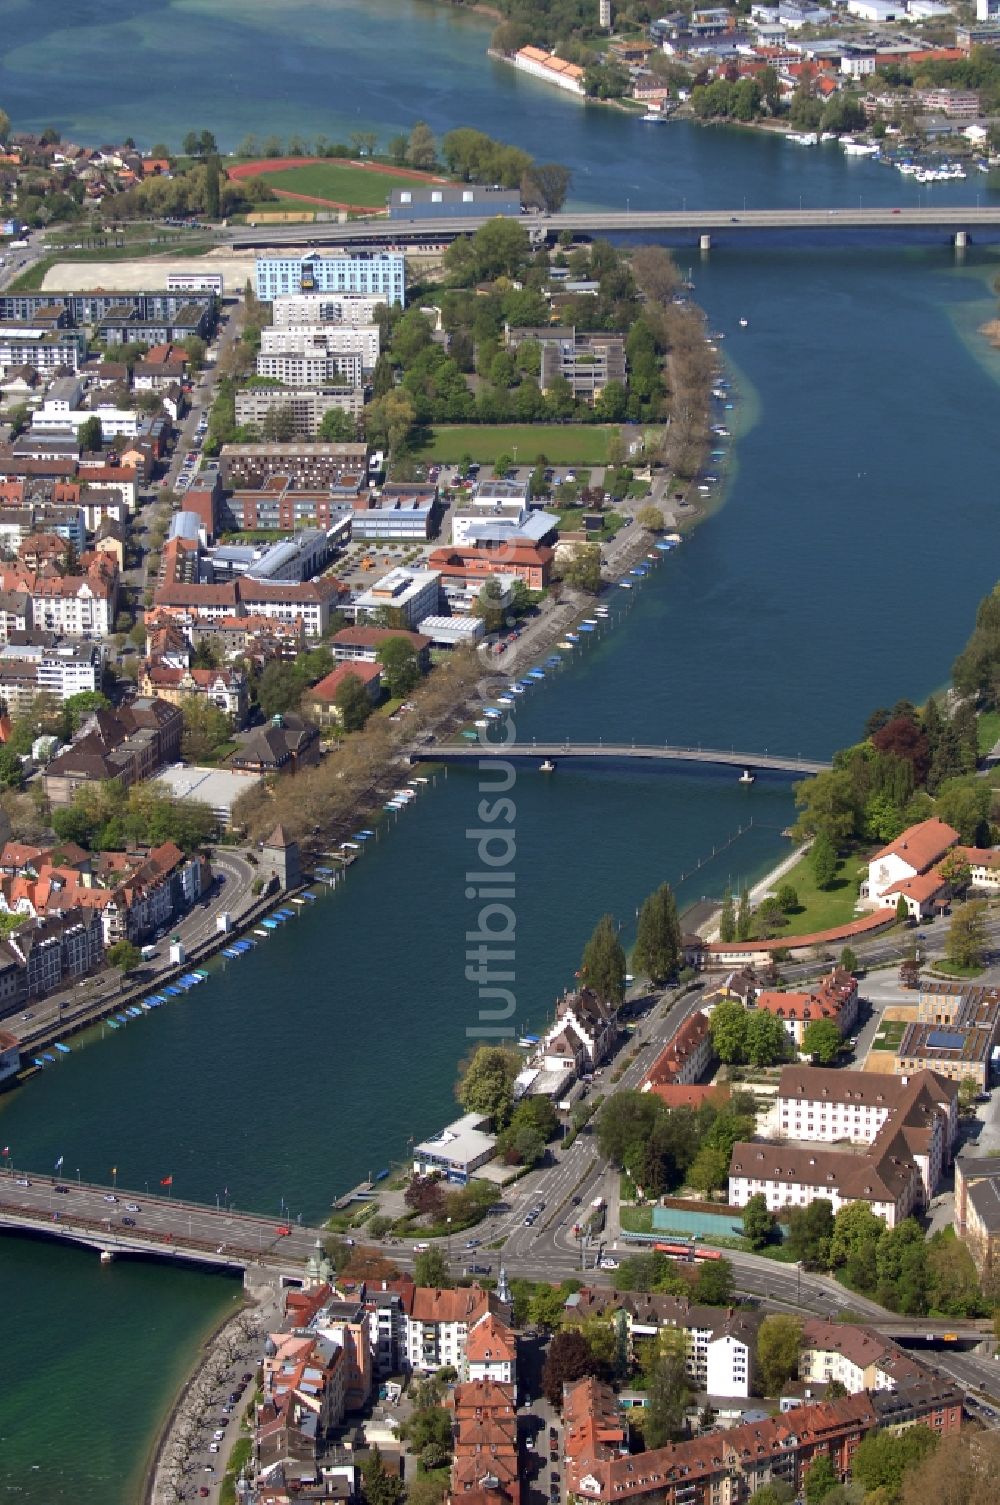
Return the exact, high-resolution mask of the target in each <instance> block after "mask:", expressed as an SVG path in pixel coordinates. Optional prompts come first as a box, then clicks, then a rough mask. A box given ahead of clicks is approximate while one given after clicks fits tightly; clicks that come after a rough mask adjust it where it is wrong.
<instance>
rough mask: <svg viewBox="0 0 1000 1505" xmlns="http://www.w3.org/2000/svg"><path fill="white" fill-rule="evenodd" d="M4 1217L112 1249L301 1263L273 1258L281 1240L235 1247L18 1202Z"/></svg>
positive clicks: (4, 1207)
mask: <svg viewBox="0 0 1000 1505" xmlns="http://www.w3.org/2000/svg"><path fill="white" fill-rule="evenodd" d="M4 1217H9V1218H11V1219H12V1220H14V1221H16V1222H17V1223H18V1225H20V1226H22V1227H26V1228H33V1229H38V1231H39V1232H46V1233H53V1234H55V1235H57V1236H62V1237H66V1238H70V1237H72V1236H73V1235H74V1234H79V1235H85V1236H87V1237H91V1238H94V1239H98V1240H100V1242H101V1243H102V1244H104V1245H106V1246H107V1247H109V1248H111V1247H114V1246H116V1245H117V1246H118V1247H119V1248H122V1249H127V1248H130V1247H131V1246H132V1245H133V1244H135V1243H142V1244H146V1245H148V1246H149V1248H150V1249H151V1250H152V1251H155V1252H158V1253H167V1254H170V1253H178V1254H184V1253H193V1254H195V1255H198V1256H201V1255H204V1256H205V1257H206V1258H210V1259H212V1260H213V1261H214V1260H216V1259H222V1258H226V1259H227V1260H228V1262H229V1263H231V1264H234V1265H249V1264H261V1265H263V1264H271V1263H278V1264H297V1263H299V1261H297V1260H296V1259H295V1258H294V1255H292V1254H290V1253H289V1254H287V1255H286V1256H285V1258H284V1259H281V1260H277V1259H273V1258H270V1257H269V1256H275V1255H278V1254H279V1253H281V1252H283V1251H282V1247H281V1243H282V1241H281V1239H280V1238H277V1237H272V1240H271V1242H270V1243H269V1244H267V1245H263V1246H258V1247H257V1248H253V1247H251V1246H250V1245H249V1244H239V1243H235V1242H233V1240H232V1239H225V1240H216V1239H206V1238H199V1237H198V1236H196V1235H195V1234H190V1233H171V1232H166V1233H161V1232H159V1231H156V1230H153V1229H151V1228H143V1227H140V1226H139V1225H136V1227H134V1228H125V1227H122V1226H121V1224H119V1223H115V1222H113V1221H112V1219H111V1218H86V1217H80V1216H79V1215H75V1214H74V1215H72V1216H67V1215H66V1214H65V1213H63V1212H62V1211H61V1210H60V1209H58V1208H57V1209H55V1210H54V1211H52V1212H47V1211H44V1210H42V1209H40V1208H39V1209H37V1210H36V1209H35V1208H33V1207H24V1206H22V1205H21V1204H20V1203H16V1202H4V1201H0V1219H2V1218H4ZM230 1256H231V1258H229V1257H230Z"/></svg>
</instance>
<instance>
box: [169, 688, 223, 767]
mask: <svg viewBox="0 0 1000 1505" xmlns="http://www.w3.org/2000/svg"><path fill="white" fill-rule="evenodd" d="M181 715H182V716H183V718H184V729H183V731H182V733H181V755H182V757H183V758H184V759H185V761H186V762H189V763H200V762H202V761H203V760H204V759H205V758H210V757H212V755H213V754H214V753H215V750H216V748H217V747H221V746H222V744H223V743H224V742H228V741H229V738H230V734H231V732H232V722H231V721H230V719H229V717H228V716H227V715H226V713H225V711H222V710H220V709H219V707H218V706H217V705H213V704H212V702H211V701H210V700H209V699H208V697H207V696H206V695H191V696H189V697H188V698H187V699H186V700H185V701H184V704H183V705H182V706H181Z"/></svg>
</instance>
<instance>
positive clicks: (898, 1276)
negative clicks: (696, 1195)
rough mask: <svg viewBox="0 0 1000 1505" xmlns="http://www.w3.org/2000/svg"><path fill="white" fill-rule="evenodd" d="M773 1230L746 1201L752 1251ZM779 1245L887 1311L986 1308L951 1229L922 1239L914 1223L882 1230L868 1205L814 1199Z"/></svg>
mask: <svg viewBox="0 0 1000 1505" xmlns="http://www.w3.org/2000/svg"><path fill="white" fill-rule="evenodd" d="M774 1228H775V1221H774V1218H773V1216H772V1215H771V1214H770V1213H769V1212H768V1210H767V1201H766V1198H765V1197H764V1196H763V1194H762V1193H758V1194H757V1195H756V1196H753V1197H751V1198H750V1200H749V1202H748V1203H747V1205H746V1207H745V1208H744V1210H743V1231H744V1234H745V1236H746V1237H747V1239H748V1240H749V1242H750V1244H751V1246H752V1247H753V1248H755V1249H762V1248H764V1247H765V1246H766V1245H767V1244H768V1243H769V1242H770V1241H771V1240H772V1239H773V1237H774ZM785 1247H786V1249H787V1251H788V1253H789V1255H790V1256H791V1257H792V1258H793V1259H795V1260H797V1261H799V1262H800V1263H801V1264H802V1265H804V1266H805V1268H806V1269H810V1270H831V1271H835V1272H837V1273H839V1275H840V1277H841V1279H842V1280H843V1281H844V1283H845V1284H846V1285H848V1286H850V1288H851V1289H852V1290H854V1291H859V1292H862V1293H864V1294H865V1295H870V1296H872V1297H873V1298H874V1299H875V1300H876V1301H878V1302H879V1303H880V1305H882V1306H885V1307H888V1308H889V1310H890V1311H894V1312H902V1313H904V1314H905V1315H907V1316H922V1315H924V1314H926V1313H927V1312H928V1311H935V1312H943V1313H945V1314H946V1315H947V1316H950V1317H976V1316H981V1315H983V1314H984V1313H985V1312H986V1311H987V1309H988V1307H987V1303H986V1302H985V1301H984V1298H983V1294H982V1292H981V1290H980V1287H979V1280H978V1277H977V1275H976V1267H975V1264H974V1262H973V1259H972V1256H971V1254H970V1253H969V1250H968V1248H967V1247H966V1246H965V1244H963V1243H961V1242H960V1241H959V1240H958V1239H957V1238H956V1237H955V1231H954V1229H953V1228H945V1229H942V1230H940V1231H939V1232H937V1233H935V1234H934V1235H933V1237H932V1238H930V1239H929V1240H925V1239H924V1235H923V1231H922V1229H921V1227H920V1224H919V1223H918V1222H917V1221H916V1219H915V1218H906V1219H904V1220H903V1221H902V1222H901V1223H898V1224H897V1225H896V1226H895V1227H894V1228H887V1227H886V1223H885V1219H884V1218H880V1217H877V1216H876V1215H875V1213H874V1212H872V1209H871V1206H870V1205H869V1204H868V1203H867V1202H848V1203H847V1204H846V1205H845V1206H843V1207H841V1208H840V1209H839V1211H838V1212H837V1213H836V1214H834V1211H833V1206H832V1204H831V1203H830V1202H828V1201H827V1200H826V1198H825V1197H820V1198H818V1199H817V1200H816V1201H815V1202H812V1203H810V1205H809V1206H808V1207H796V1208H793V1209H792V1210H791V1211H790V1212H789V1214H788V1233H787V1236H786V1239H785Z"/></svg>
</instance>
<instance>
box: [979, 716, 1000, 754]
mask: <svg viewBox="0 0 1000 1505" xmlns="http://www.w3.org/2000/svg"><path fill="white" fill-rule="evenodd" d="M976 738H977V740H978V743H979V753H980V756H983V755H984V754H985V753H988V752H989V751H990V748H991V747H992V746H993V745H994V743H995V742H996V741H997V739H998V738H1000V711H981V712H980V713H979V716H978V718H977V720H976Z"/></svg>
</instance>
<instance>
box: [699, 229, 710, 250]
mask: <svg viewBox="0 0 1000 1505" xmlns="http://www.w3.org/2000/svg"><path fill="white" fill-rule="evenodd" d="M711 249H712V237H711V236H710V235H709V234H708V232H707V231H706V232H705V234H704V235H699V237H698V250H699V251H701V252H702V253H703V254H704V253H706V252H708V251H710V250H711Z"/></svg>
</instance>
